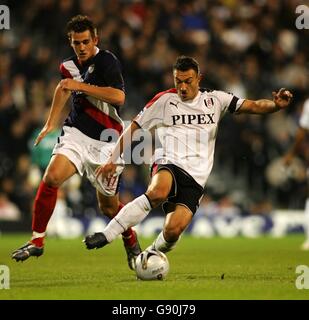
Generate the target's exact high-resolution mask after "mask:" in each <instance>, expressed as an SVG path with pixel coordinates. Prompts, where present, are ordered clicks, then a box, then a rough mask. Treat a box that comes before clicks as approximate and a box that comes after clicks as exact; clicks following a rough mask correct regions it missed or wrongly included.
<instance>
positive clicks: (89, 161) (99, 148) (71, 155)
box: [53, 126, 124, 196]
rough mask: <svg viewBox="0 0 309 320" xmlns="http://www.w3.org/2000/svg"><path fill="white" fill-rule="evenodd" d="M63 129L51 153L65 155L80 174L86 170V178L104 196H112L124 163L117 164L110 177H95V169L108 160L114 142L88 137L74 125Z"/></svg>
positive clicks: (115, 191) (116, 190)
mask: <svg viewBox="0 0 309 320" xmlns="http://www.w3.org/2000/svg"><path fill="white" fill-rule="evenodd" d="M63 131H64V135H62V136H60V137H59V140H58V141H59V142H58V143H57V144H56V145H55V147H54V150H53V155H55V154H62V155H64V156H66V157H67V158H68V159H69V160H70V161H71V162H72V163H73V164H74V165H75V167H76V169H77V171H78V173H79V174H80V175H81V176H83V175H84V173H85V172H86V174H87V178H88V180H89V181H90V182H91V184H92V185H93V186H94V187H95V188H96V189H97V190H98V191H99V192H100V193H102V194H103V195H105V196H114V195H115V194H116V193H117V192H118V184H119V179H120V174H121V173H122V171H123V168H124V163H122V164H121V165H119V166H117V170H116V174H115V175H114V176H113V177H112V178H110V179H104V180H102V179H101V178H100V179H96V177H95V170H96V169H97V167H98V166H100V165H102V164H103V163H104V162H106V161H107V160H108V158H109V156H110V154H111V152H112V151H113V149H114V147H115V143H108V142H104V141H99V140H95V139H92V138H89V137H88V136H86V135H85V134H83V133H82V132H81V131H79V130H78V129H76V128H74V127H68V126H64V127H63ZM118 163H120V162H118Z"/></svg>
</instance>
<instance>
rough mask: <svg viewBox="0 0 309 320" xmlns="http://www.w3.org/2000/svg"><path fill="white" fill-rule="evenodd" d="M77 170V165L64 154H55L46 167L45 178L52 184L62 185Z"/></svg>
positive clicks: (45, 180) (46, 181)
mask: <svg viewBox="0 0 309 320" xmlns="http://www.w3.org/2000/svg"><path fill="white" fill-rule="evenodd" d="M76 172H77V170H76V167H75V165H74V164H73V163H72V162H71V161H70V160H69V159H68V158H67V157H66V156H64V155H62V154H56V155H54V156H53V157H52V158H51V160H50V162H49V165H48V167H47V168H46V171H45V174H44V177H43V180H44V182H45V183H47V184H49V185H52V186H60V185H61V184H62V183H63V182H64V181H66V180H67V179H69V178H70V177H72V176H73V175H74V174H75V173H76Z"/></svg>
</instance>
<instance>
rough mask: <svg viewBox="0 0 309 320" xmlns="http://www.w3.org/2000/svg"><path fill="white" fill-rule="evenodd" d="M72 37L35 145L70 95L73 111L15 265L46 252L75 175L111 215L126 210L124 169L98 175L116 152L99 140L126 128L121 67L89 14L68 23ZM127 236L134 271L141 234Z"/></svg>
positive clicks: (39, 192)
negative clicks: (102, 44) (60, 194)
mask: <svg viewBox="0 0 309 320" xmlns="http://www.w3.org/2000/svg"><path fill="white" fill-rule="evenodd" d="M67 33H68V38H69V42H70V45H71V47H72V48H73V50H74V52H75V55H74V56H72V57H70V58H68V59H66V60H64V62H63V63H62V64H61V65H60V72H61V76H62V80H61V81H60V82H59V84H58V85H57V87H56V89H55V92H54V97H53V101H52V105H51V108H50V113H49V116H48V119H47V121H46V123H45V125H44V127H43V129H42V130H41V132H40V133H39V135H38V137H37V139H36V141H35V145H37V144H39V143H40V141H41V140H42V139H43V138H44V137H45V136H46V135H47V134H48V133H49V132H51V131H52V130H54V129H55V127H56V126H57V123H58V121H59V117H60V114H61V111H62V109H63V107H64V106H65V104H66V102H67V101H68V99H69V98H70V97H72V108H71V112H70V114H69V115H68V117H67V118H66V120H65V122H64V125H63V128H62V133H61V136H60V137H59V138H58V143H57V144H56V145H55V147H54V150H53V155H52V158H51V160H50V163H49V165H48V167H47V169H46V171H45V174H44V177H43V179H42V181H41V183H40V186H39V188H38V190H37V194H36V197H35V201H34V205H33V216H32V231H33V232H32V238H31V240H30V241H29V242H27V243H26V244H25V245H24V246H22V247H20V248H19V249H17V250H15V251H14V252H13V254H12V258H13V259H15V260H16V261H23V260H26V259H28V258H29V257H31V256H36V257H38V256H40V255H42V254H43V251H44V239H45V232H46V228H47V224H48V221H49V220H50V217H51V215H52V213H53V211H54V208H55V204H56V200H57V190H58V188H59V187H60V186H61V185H62V184H63V183H64V182H65V181H66V180H67V179H69V178H70V177H71V176H73V175H74V174H76V173H78V174H80V175H83V174H86V175H87V178H88V179H89V181H90V182H91V183H92V185H93V186H94V187H95V188H96V190H97V199H98V204H99V207H100V209H101V211H102V212H103V213H104V214H105V215H106V216H108V217H109V218H113V217H114V216H115V215H116V214H117V213H118V211H119V210H120V209H121V208H122V207H123V205H122V204H121V203H120V201H119V195H118V185H119V177H120V173H121V172H122V169H121V167H120V170H119V171H118V172H117V173H116V174H115V175H114V176H113V177H110V178H108V179H105V180H101V179H100V180H98V179H96V177H95V170H96V169H97V168H98V166H100V165H101V164H102V163H104V162H105V161H106V160H107V159H108V157H109V155H110V153H111V151H112V150H113V148H114V143H113V142H108V141H100V136H101V134H102V132H104V130H106V129H109V130H110V129H113V130H116V132H118V133H119V134H121V133H122V131H123V128H124V125H123V122H122V120H121V118H120V117H119V113H118V111H119V107H120V106H122V105H123V104H124V101H125V91H124V82H123V77H122V73H121V66H120V63H119V61H118V59H117V58H116V57H115V55H114V54H113V53H111V52H109V51H107V50H100V49H99V48H98V47H97V44H98V36H97V30H96V28H95V26H94V25H93V23H92V21H91V20H90V19H89V18H88V17H87V16H81V15H78V16H75V17H73V18H72V19H71V20H70V21H69V22H68V24H67ZM122 237H123V242H124V247H125V249H126V253H127V258H128V264H129V267H130V268H131V269H134V268H135V259H136V257H137V256H138V254H139V253H140V252H141V249H140V246H139V243H138V240H137V236H136V233H135V231H133V230H132V229H131V228H128V229H127V230H126V231H125V232H123V234H122Z"/></svg>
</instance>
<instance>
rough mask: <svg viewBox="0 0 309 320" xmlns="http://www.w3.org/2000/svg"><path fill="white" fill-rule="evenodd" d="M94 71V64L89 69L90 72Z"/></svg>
mask: <svg viewBox="0 0 309 320" xmlns="http://www.w3.org/2000/svg"><path fill="white" fill-rule="evenodd" d="M93 71H94V64H92V65H91V66H89V68H88V72H89V73H92V72H93Z"/></svg>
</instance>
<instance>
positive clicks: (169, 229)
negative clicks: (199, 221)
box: [164, 205, 193, 236]
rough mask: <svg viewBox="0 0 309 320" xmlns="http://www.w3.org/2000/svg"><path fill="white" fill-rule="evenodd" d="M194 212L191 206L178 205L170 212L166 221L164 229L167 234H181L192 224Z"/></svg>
mask: <svg viewBox="0 0 309 320" xmlns="http://www.w3.org/2000/svg"><path fill="white" fill-rule="evenodd" d="M192 217H193V214H192V212H191V210H190V209H189V208H187V207H186V206H183V205H176V207H175V210H174V211H172V212H170V213H168V214H167V215H166V218H165V222H164V231H165V233H167V234H169V233H170V234H176V235H178V236H179V235H180V234H181V233H182V232H183V231H184V230H185V229H186V228H187V226H188V225H189V224H190V222H191V220H192Z"/></svg>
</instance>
